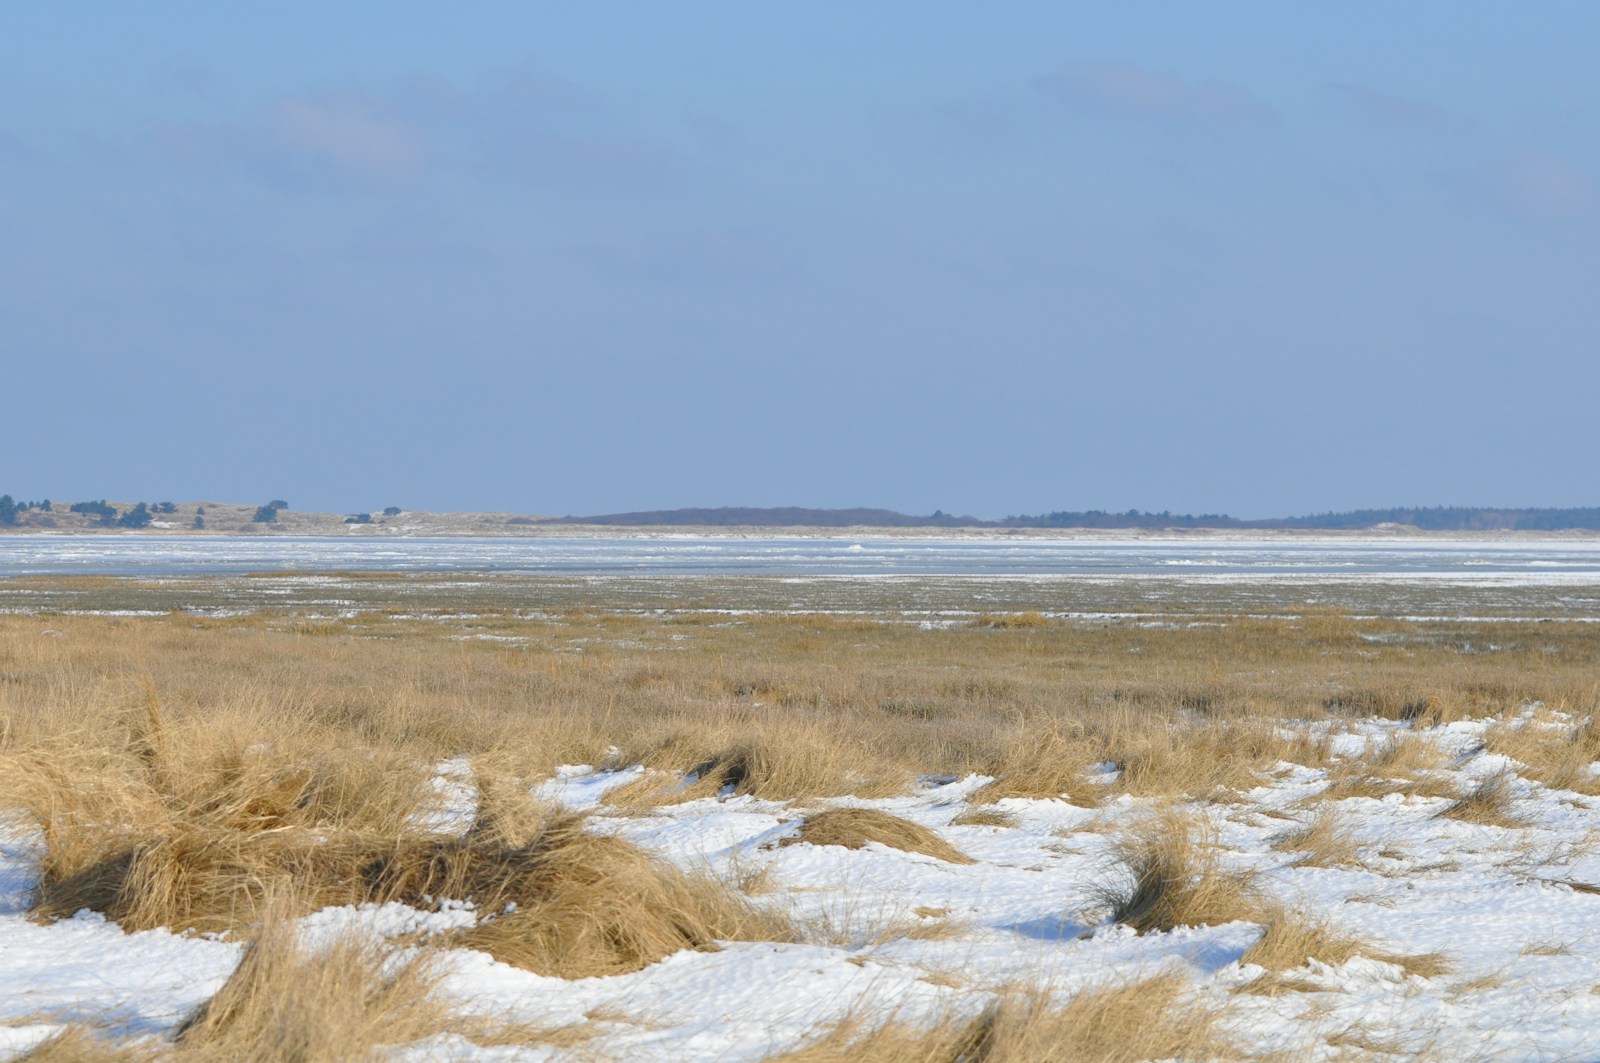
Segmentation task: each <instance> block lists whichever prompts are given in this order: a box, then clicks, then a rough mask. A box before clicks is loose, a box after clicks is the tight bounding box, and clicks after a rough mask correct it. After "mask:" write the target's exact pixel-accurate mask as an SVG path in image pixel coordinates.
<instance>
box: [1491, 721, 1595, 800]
mask: <svg viewBox="0 0 1600 1063" xmlns="http://www.w3.org/2000/svg"><path fill="white" fill-rule="evenodd" d="M1483 740H1484V745H1485V746H1486V747H1487V748H1488V750H1489V751H1490V752H1491V753H1499V754H1502V755H1504V756H1507V757H1510V758H1511V759H1512V760H1515V761H1516V762H1517V763H1518V764H1520V765H1521V766H1522V768H1521V770H1520V772H1519V773H1518V774H1521V775H1524V776H1526V777H1528V778H1530V779H1534V780H1537V781H1538V782H1541V783H1543V784H1544V785H1546V786H1548V787H1550V788H1551V789H1555V790H1572V791H1574V792H1576V793H1580V794H1589V795H1595V794H1600V778H1596V777H1595V775H1594V773H1593V767H1594V763H1595V761H1597V760H1600V725H1597V723H1596V721H1595V718H1594V717H1593V716H1592V715H1591V716H1587V717H1585V718H1584V719H1582V720H1581V721H1580V722H1578V723H1576V724H1567V723H1564V722H1561V721H1559V720H1556V719H1552V718H1551V716H1550V714H1549V713H1539V714H1536V715H1534V716H1532V717H1530V718H1527V719H1518V720H1515V721H1501V722H1499V723H1497V724H1495V725H1494V726H1493V727H1491V728H1489V730H1488V731H1487V732H1485V734H1484V736H1483Z"/></svg>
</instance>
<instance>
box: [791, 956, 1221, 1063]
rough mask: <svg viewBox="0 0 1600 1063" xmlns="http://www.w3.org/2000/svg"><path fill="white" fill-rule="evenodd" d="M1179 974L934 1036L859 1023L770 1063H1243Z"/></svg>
mask: <svg viewBox="0 0 1600 1063" xmlns="http://www.w3.org/2000/svg"><path fill="white" fill-rule="evenodd" d="M1188 990H1189V986H1188V982H1187V981H1186V980H1185V979H1184V977H1183V976H1182V975H1181V974H1177V973H1168V974H1161V975H1157V976H1156V977H1154V978H1149V979H1146V980H1144V981H1142V982H1134V983H1129V984H1126V985H1117V986H1110V987H1107V988H1100V989H1091V990H1086V991H1084V992H1082V993H1079V994H1078V995H1077V996H1075V997H1073V998H1072V999H1071V1000H1069V1001H1068V1002H1067V1003H1066V1004H1065V1005H1057V1004H1053V1003H1052V1002H1051V1001H1050V999H1049V997H1048V996H1047V995H1045V994H1042V993H1039V992H1036V991H1032V992H1030V991H1026V990H1013V991H1009V992H1006V993H1004V994H1002V995H1001V996H1000V998H999V1000H998V1001H997V1002H996V1003H995V1004H994V1005H993V1006H991V1007H990V1008H988V1009H987V1010H986V1011H984V1012H983V1013H982V1014H981V1015H979V1016H977V1017H976V1018H972V1019H965V1020H961V1019H951V1020H948V1021H946V1022H943V1023H940V1024H938V1025H936V1026H934V1027H932V1028H931V1029H929V1028H921V1029H919V1028H916V1027H913V1026H910V1025H907V1024H904V1023H897V1022H889V1023H885V1024H879V1025H875V1026H874V1025H872V1024H870V1023H868V1022H866V1021H865V1020H861V1019H853V1020H847V1021H846V1022H844V1023H841V1024H840V1025H839V1026H838V1027H837V1028H836V1029H834V1030H833V1031H831V1032H830V1033H829V1034H828V1035H827V1036H825V1037H823V1038H821V1039H820V1040H818V1041H816V1042H814V1043H812V1044H810V1045H807V1046H805V1047H802V1048H799V1049H795V1050H793V1051H790V1052H785V1053H782V1054H780V1055H776V1056H773V1057H770V1059H771V1061H772V1063H780V1061H781V1063H964V1061H976V1060H992V1061H994V1063H999V1061H1001V1060H1005V1061H1007V1063H1141V1061H1144V1060H1150V1059H1197V1060H1198V1059H1225V1058H1240V1055H1241V1053H1240V1051H1239V1049H1238V1048H1237V1046H1235V1045H1234V1044H1233V1043H1231V1041H1230V1040H1229V1039H1228V1038H1227V1036H1226V1035H1225V1034H1224V1033H1223V1031H1222V1029H1221V1027H1220V1017H1221V1016H1220V1012H1219V1011H1218V1010H1217V1009H1215V1008H1210V1007H1206V1006H1204V1005H1201V1004H1198V1003H1196V1002H1194V1001H1193V1000H1191V999H1189V998H1188Z"/></svg>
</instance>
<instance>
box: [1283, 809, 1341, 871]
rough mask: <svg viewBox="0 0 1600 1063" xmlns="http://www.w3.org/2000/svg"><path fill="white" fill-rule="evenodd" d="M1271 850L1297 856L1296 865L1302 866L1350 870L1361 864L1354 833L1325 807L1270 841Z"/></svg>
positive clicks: (1333, 811) (1336, 813)
mask: <svg viewBox="0 0 1600 1063" xmlns="http://www.w3.org/2000/svg"><path fill="white" fill-rule="evenodd" d="M1272 848H1273V849H1275V850H1277V851H1279V852H1292V853H1297V854H1298V859H1297V860H1296V863H1298V864H1300V865H1301V866H1304V867H1350V866H1353V865H1356V864H1359V863H1360V862H1361V861H1360V856H1359V850H1360V842H1359V840H1358V839H1357V838H1356V836H1355V832H1354V831H1352V830H1351V829H1350V826H1349V824H1348V823H1347V822H1346V821H1345V819H1344V817H1343V816H1342V815H1341V814H1340V813H1339V810H1338V809H1337V808H1333V807H1327V806H1324V807H1321V808H1318V809H1317V810H1316V811H1315V812H1314V813H1313V814H1312V816H1311V819H1310V821H1309V822H1308V823H1306V824H1305V825H1304V826H1303V827H1301V828H1299V829H1298V830H1292V831H1289V832H1287V833H1285V834H1280V835H1278V836H1277V837H1276V838H1274V839H1273V840H1272Z"/></svg>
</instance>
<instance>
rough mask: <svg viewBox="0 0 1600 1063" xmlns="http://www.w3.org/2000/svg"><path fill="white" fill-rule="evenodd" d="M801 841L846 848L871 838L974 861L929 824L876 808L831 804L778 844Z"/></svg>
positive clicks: (928, 853) (954, 860) (957, 861)
mask: <svg viewBox="0 0 1600 1063" xmlns="http://www.w3.org/2000/svg"><path fill="white" fill-rule="evenodd" d="M799 842H808V843H810V844H811V845H842V846H844V847H845V848H846V849H859V848H861V847H862V846H864V845H866V844H867V843H868V842H877V843H878V844H880V845H886V846H888V847H889V848H891V849H899V850H900V851H901V852H906V853H921V854H923V855H924V856H931V857H934V858H935V859H937V860H944V861H946V862H948V863H952V864H970V863H973V862H974V861H973V859H972V857H970V856H968V855H967V854H965V853H963V852H961V850H959V849H957V848H956V847H955V846H953V845H951V844H950V843H949V842H947V841H945V840H944V839H943V838H941V837H939V835H937V834H936V833H934V832H933V831H932V830H930V829H928V828H927V827H924V826H922V825H921V824H918V823H913V822H911V821H910V820H908V819H902V818H901V817H899V816H896V815H893V814H891V813H888V812H883V811H880V810H879V809H875V808H830V809H827V810H825V811H822V812H818V813H815V814H814V815H810V816H807V817H806V818H805V821H804V822H803V823H802V824H801V825H800V833H799V834H798V835H796V836H794V837H792V838H785V839H784V840H783V841H781V842H779V843H778V844H779V845H794V844H797V843H799Z"/></svg>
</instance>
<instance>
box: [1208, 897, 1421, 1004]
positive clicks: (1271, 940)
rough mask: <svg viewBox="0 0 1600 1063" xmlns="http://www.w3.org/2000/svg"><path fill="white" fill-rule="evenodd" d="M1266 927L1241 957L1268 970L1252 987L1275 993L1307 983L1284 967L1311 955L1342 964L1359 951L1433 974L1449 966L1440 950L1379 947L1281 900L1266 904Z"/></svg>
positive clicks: (1293, 966) (1409, 969)
mask: <svg viewBox="0 0 1600 1063" xmlns="http://www.w3.org/2000/svg"><path fill="white" fill-rule="evenodd" d="M1266 926H1267V928H1266V931H1265V932H1264V933H1263V934H1262V935H1261V938H1260V940H1259V941H1257V942H1256V943H1255V944H1254V945H1252V946H1251V947H1250V948H1249V950H1247V951H1246V952H1245V954H1244V956H1243V957H1241V958H1240V960H1239V962H1240V963H1242V964H1254V965H1256V966H1259V967H1264V968H1266V970H1267V974H1266V975H1265V976H1264V977H1262V978H1260V979H1257V980H1256V981H1255V982H1254V983H1252V984H1251V985H1250V986H1249V990H1248V991H1249V992H1252V993H1265V994H1273V993H1280V992H1284V991H1286V990H1296V989H1303V988H1307V987H1306V986H1305V985H1303V984H1302V983H1300V982H1298V981H1296V980H1294V979H1293V978H1290V977H1287V976H1286V973H1287V972H1289V971H1292V970H1294V969H1296V968H1299V967H1304V966H1305V965H1306V962H1307V961H1308V960H1320V961H1322V962H1323V963H1327V964H1331V965H1333V966H1339V965H1340V964H1343V963H1345V962H1346V961H1348V960H1350V959H1351V958H1353V957H1355V956H1365V957H1367V958H1368V959H1373V960H1379V961H1382V962H1384V963H1392V964H1395V965H1397V966H1399V967H1401V968H1403V969H1404V970H1405V971H1406V973H1408V974H1414V975H1418V976H1420V977H1423V978H1433V977H1436V976H1437V975H1441V974H1444V973H1446V972H1447V971H1449V969H1450V966H1449V964H1448V963H1447V962H1446V961H1445V959H1444V957H1443V956H1441V955H1440V954H1438V953H1436V952H1430V953H1423V954H1418V955H1402V954H1399V953H1394V952H1390V951H1388V950H1386V949H1382V948H1379V947H1377V946H1375V945H1373V944H1371V943H1370V942H1367V941H1363V940H1362V939H1361V938H1358V937H1355V936H1353V935H1350V934H1346V933H1343V932H1342V931H1339V930H1336V929H1334V928H1333V927H1331V926H1329V925H1328V924H1327V923H1324V922H1320V921H1318V920H1316V919H1314V918H1312V917H1311V916H1310V915H1308V914H1307V913H1305V912H1301V911H1295V910H1292V909H1289V908H1285V907H1282V906H1280V905H1273V906H1271V907H1270V908H1269V909H1268V912H1267V920H1266Z"/></svg>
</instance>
